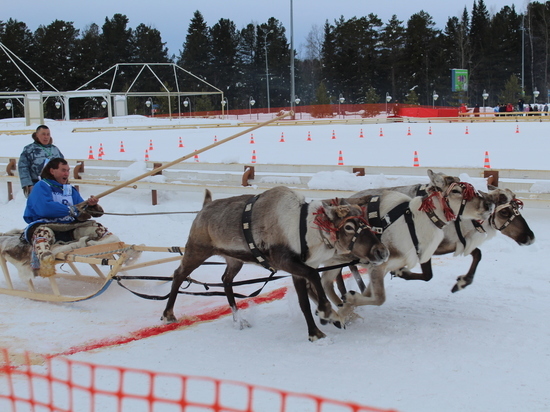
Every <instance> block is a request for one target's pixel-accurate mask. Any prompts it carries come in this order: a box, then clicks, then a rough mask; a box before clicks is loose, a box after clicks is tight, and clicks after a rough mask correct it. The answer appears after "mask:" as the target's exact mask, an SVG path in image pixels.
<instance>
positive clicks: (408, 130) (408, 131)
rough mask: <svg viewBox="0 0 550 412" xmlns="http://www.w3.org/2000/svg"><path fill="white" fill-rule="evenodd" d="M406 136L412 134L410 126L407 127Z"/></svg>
mask: <svg viewBox="0 0 550 412" xmlns="http://www.w3.org/2000/svg"><path fill="white" fill-rule="evenodd" d="M407 136H412V133H411V128H410V127H409V128H408V129H407Z"/></svg>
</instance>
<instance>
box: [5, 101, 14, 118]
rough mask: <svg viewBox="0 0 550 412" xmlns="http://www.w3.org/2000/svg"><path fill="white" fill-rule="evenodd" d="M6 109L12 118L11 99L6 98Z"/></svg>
mask: <svg viewBox="0 0 550 412" xmlns="http://www.w3.org/2000/svg"><path fill="white" fill-rule="evenodd" d="M6 109H7V110H11V118H12V119H13V102H12V101H11V99H8V101H7V102H6Z"/></svg>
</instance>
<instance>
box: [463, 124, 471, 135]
mask: <svg viewBox="0 0 550 412" xmlns="http://www.w3.org/2000/svg"><path fill="white" fill-rule="evenodd" d="M464 134H470V132H469V131H468V126H466V131H465V132H464Z"/></svg>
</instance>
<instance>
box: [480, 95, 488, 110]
mask: <svg viewBox="0 0 550 412" xmlns="http://www.w3.org/2000/svg"><path fill="white" fill-rule="evenodd" d="M481 97H483V113H485V102H486V101H487V99H488V98H489V93H487V92H486V91H485V89H483V94H482V95H481Z"/></svg>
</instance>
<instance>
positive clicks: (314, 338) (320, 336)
mask: <svg viewBox="0 0 550 412" xmlns="http://www.w3.org/2000/svg"><path fill="white" fill-rule="evenodd" d="M326 336H327V335H325V334H324V333H323V332H321V331H320V330H317V332H315V333H310V334H309V338H308V339H309V341H310V342H315V341H317V340H319V339H323V338H325V337H326Z"/></svg>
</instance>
